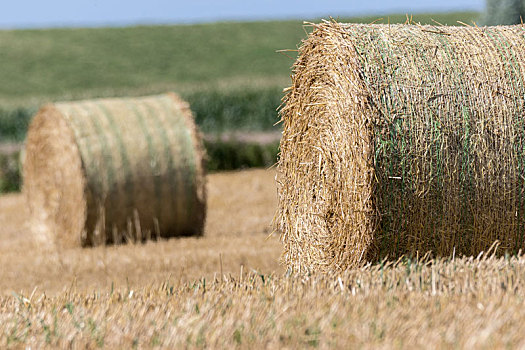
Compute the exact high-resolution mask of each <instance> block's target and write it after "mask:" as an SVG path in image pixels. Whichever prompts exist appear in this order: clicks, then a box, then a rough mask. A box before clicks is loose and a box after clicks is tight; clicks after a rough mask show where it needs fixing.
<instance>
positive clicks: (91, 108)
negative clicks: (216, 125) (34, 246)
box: [23, 93, 206, 246]
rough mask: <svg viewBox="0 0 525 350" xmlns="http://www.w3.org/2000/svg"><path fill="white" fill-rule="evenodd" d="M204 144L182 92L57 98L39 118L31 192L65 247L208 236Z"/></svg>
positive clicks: (29, 172)
mask: <svg viewBox="0 0 525 350" xmlns="http://www.w3.org/2000/svg"><path fill="white" fill-rule="evenodd" d="M203 161H204V150H203V147H202V141H201V138H200V135H199V133H198V131H197V128H196V126H195V124H194V121H193V118H192V114H191V111H190V109H189V106H188V104H187V103H185V102H183V101H181V100H180V99H179V98H178V97H177V96H176V95H175V94H171V93H170V94H165V95H160V96H151V97H143V98H122V99H100V100H87V101H79V102H67V103H55V104H50V105H47V106H45V107H43V108H41V109H40V110H39V111H38V113H37V114H36V116H35V117H34V119H33V121H32V122H31V124H30V127H29V131H28V135H27V141H26V155H25V162H24V174H23V175H24V184H23V191H24V192H25V195H26V197H27V202H28V205H29V209H30V212H31V216H32V224H33V228H34V229H35V231H37V232H43V233H45V234H46V239H54V240H55V241H56V242H57V243H58V244H60V245H61V246H75V245H82V246H90V245H99V244H105V243H119V242H121V241H123V240H132V241H136V240H139V241H140V240H143V239H145V238H147V237H148V236H157V237H158V236H161V237H173V236H179V235H200V234H202V232H203V226H204V220H205V208H206V193H205V173H204V172H205V167H204V164H203Z"/></svg>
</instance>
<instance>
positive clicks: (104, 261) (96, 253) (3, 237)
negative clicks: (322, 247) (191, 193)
mask: <svg viewBox="0 0 525 350" xmlns="http://www.w3.org/2000/svg"><path fill="white" fill-rule="evenodd" d="M274 178H275V172H274V171H273V170H245V171H239V172H226V173H217V174H211V175H209V176H208V217H207V220H206V228H205V234H204V237H202V238H180V239H170V240H162V241H160V242H149V243H146V244H136V245H133V244H130V245H123V246H113V247H107V248H106V247H97V248H87V249H82V248H77V249H69V250H62V251H56V250H55V249H50V248H49V247H46V248H43V247H42V246H41V245H40V244H39V243H37V241H36V240H35V239H34V238H33V237H32V234H31V231H30V230H29V228H28V227H27V224H26V223H27V217H28V213H27V210H26V207H25V203H24V198H23V195H21V194H18V193H17V194H9V195H4V196H2V197H0V266H2V268H1V269H0V295H2V294H4V295H5V294H7V295H10V294H11V293H12V292H13V291H14V292H17V293H18V292H31V291H33V290H34V289H35V288H36V290H38V291H39V292H45V293H46V294H47V295H54V294H56V293H59V292H61V291H63V290H64V289H65V288H69V287H70V286H71V285H72V284H75V285H76V286H77V287H79V288H82V289H88V290H100V289H107V287H108V286H110V285H111V283H114V284H117V285H126V284H129V285H131V286H142V285H146V284H151V283H155V282H163V281H165V280H166V279H167V278H168V277H169V276H176V278H177V279H179V278H182V279H184V280H196V279H199V278H203V277H204V278H206V277H208V278H211V277H213V275H214V274H215V273H220V271H221V269H222V272H223V273H227V274H229V273H232V274H235V275H237V274H238V273H239V271H240V268H241V266H244V269H256V270H258V271H260V272H261V273H264V274H269V273H279V272H280V271H281V270H282V267H281V266H280V265H279V263H278V259H279V254H280V243H279V240H278V236H277V235H270V234H271V229H270V224H271V221H272V218H273V215H274V214H275V208H276V205H277V204H276V203H277V192H276V189H275V180H274ZM221 265H222V266H221Z"/></svg>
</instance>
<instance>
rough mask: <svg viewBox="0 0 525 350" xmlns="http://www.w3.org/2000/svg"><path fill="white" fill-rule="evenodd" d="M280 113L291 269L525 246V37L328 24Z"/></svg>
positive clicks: (503, 31)
mask: <svg viewBox="0 0 525 350" xmlns="http://www.w3.org/2000/svg"><path fill="white" fill-rule="evenodd" d="M313 26H314V30H313V32H312V33H311V34H310V35H309V37H308V38H307V39H306V40H305V41H304V42H303V44H302V46H301V48H300V50H299V57H298V59H297V61H296V63H295V65H294V67H293V75H292V86H291V87H290V88H289V89H288V90H289V91H288V93H287V95H286V97H285V98H284V103H283V107H282V109H281V111H280V113H281V119H282V122H283V137H282V140H281V144H280V159H279V163H278V171H279V174H278V177H277V180H278V192H279V207H278V213H277V215H276V220H275V224H276V228H277V229H278V230H280V231H281V239H282V241H283V243H284V254H283V261H284V262H285V263H286V264H287V265H288V266H289V268H291V269H293V270H294V271H299V272H310V271H338V270H342V269H347V268H350V267H355V266H358V265H360V264H362V263H363V262H370V261H378V260H379V259H383V258H385V257H389V258H397V257H399V256H402V255H413V256H416V255H418V254H419V255H420V256H421V255H422V254H425V253H427V252H432V254H433V255H434V256H436V255H437V256H447V255H450V254H453V253H454V252H455V254H456V255H460V254H466V255H476V254H478V253H480V252H482V251H487V250H488V249H489V248H490V247H491V245H492V244H493V243H494V242H495V241H496V240H497V241H499V248H498V252H505V251H506V252H511V253H512V252H517V251H518V250H519V249H522V248H524V247H525V244H524V242H525V239H524V236H525V200H524V198H525V181H524V180H525V178H524V174H525V115H524V113H525V104H524V99H523V96H525V27H523V26H506V27H503V26H502V27H484V28H477V27H441V26H439V27H436V26H420V25H359V24H338V23H333V22H324V23H321V24H318V25H313Z"/></svg>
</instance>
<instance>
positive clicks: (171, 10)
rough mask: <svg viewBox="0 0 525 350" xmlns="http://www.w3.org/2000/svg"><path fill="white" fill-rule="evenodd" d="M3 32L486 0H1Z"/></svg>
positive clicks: (376, 10)
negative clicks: (9, 30)
mask: <svg viewBox="0 0 525 350" xmlns="http://www.w3.org/2000/svg"><path fill="white" fill-rule="evenodd" d="M0 4H1V5H0V27H1V28H27V27H37V28H42V27H55V26H105V25H112V26H119V25H133V24H147V23H195V22H213V21H228V20H264V19H284V18H296V19H307V18H312V17H328V16H332V17H338V16H353V15H363V14H370V15H376V14H377V15H381V14H388V13H418V12H427V11H428V12H436V11H442V12H446V11H454V10H482V9H483V8H484V5H485V0H438V1H425V0H420V1H418V0H400V1H389V0H346V1H345V0H301V1H299V0H280V1H279V0H193V1H192V0H189V1H188V0H184V1H180V0H172V1H169V0H149V1H142V0H140V1H139V0H47V1H46V0H30V1H29V0H0Z"/></svg>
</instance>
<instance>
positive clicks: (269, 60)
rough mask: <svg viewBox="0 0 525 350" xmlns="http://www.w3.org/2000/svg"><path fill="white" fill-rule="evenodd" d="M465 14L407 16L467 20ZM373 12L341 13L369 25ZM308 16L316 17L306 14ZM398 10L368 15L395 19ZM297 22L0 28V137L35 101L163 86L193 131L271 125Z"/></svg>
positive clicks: (298, 32)
mask: <svg viewBox="0 0 525 350" xmlns="http://www.w3.org/2000/svg"><path fill="white" fill-rule="evenodd" d="M478 17H479V14H478V13H475V12H459V13H450V14H433V15H429V14H427V15H423V14H421V15H416V16H414V17H413V20H414V21H416V22H421V23H434V22H433V20H435V21H436V22H439V23H443V24H457V21H463V22H466V23H470V22H471V21H472V20H476V19H477V18H478ZM377 19H378V17H377V16H375V17H361V18H350V19H341V20H342V21H347V22H363V23H370V22H373V21H375V20H377ZM312 21H318V20H312ZM405 21H406V15H391V16H384V17H383V20H380V21H378V22H383V23H387V22H390V23H396V22H405ZM308 30H309V28H308V27H303V25H302V21H298V20H295V21H271V22H251V23H250V22H247V23H213V24H197V25H175V26H140V27H126V28H90V29H46V30H4V31H0V52H2V55H0V81H2V84H0V139H1V140H21V139H23V137H24V133H25V128H26V126H27V122H28V119H29V118H30V116H31V114H32V113H33V112H34V111H35V110H36V108H37V107H38V106H39V105H41V104H42V103H45V102H48V101H57V100H73V99H82V98H92V97H107V96H128V95H130V96H134V95H144V94H153V93H159V92H164V91H166V90H173V91H176V92H178V93H180V94H181V95H182V96H183V97H184V98H185V99H187V100H188V101H189V102H190V103H191V105H192V108H193V110H194V112H195V114H196V118H197V122H198V123H199V125H201V127H202V129H203V131H205V132H212V131H219V132H220V131H223V130H231V129H239V128H240V129H249V130H268V129H271V128H272V126H273V124H274V123H275V121H277V114H276V112H275V109H276V108H277V107H278V106H279V104H280V99H281V97H282V92H281V91H282V88H283V87H285V86H286V85H287V84H288V83H289V75H290V67H291V65H292V64H293V57H294V52H287V53H286V54H282V53H277V52H276V51H277V50H282V49H292V50H293V49H296V48H297V46H298V44H299V43H300V41H301V39H303V38H305V36H306V32H307V31H308Z"/></svg>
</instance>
